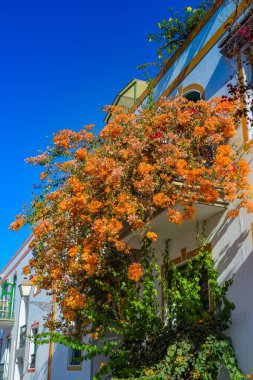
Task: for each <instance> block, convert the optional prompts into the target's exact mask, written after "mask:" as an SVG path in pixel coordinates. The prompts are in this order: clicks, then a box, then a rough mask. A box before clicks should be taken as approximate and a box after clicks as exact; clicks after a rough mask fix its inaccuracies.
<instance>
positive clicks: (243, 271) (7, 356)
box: [0, 0, 253, 380]
mask: <svg viewBox="0 0 253 380" xmlns="http://www.w3.org/2000/svg"><path fill="white" fill-rule="evenodd" d="M252 15H253V13H252V0H242V1H240V2H239V4H238V2H236V1H233V0H230V1H229V0H228V1H217V2H216V4H215V5H214V6H213V7H212V8H211V9H210V11H209V12H208V13H207V14H206V15H205V17H204V18H203V20H202V21H201V22H200V24H199V25H198V26H197V27H196V28H195V29H194V30H193V31H192V33H191V34H190V35H189V36H188V38H187V39H186V41H185V42H184V43H183V44H182V45H181V46H180V48H179V49H178V51H177V52H176V53H175V54H174V55H173V56H172V57H171V58H170V60H169V61H168V63H167V64H166V65H165V67H164V68H163V69H162V70H161V72H160V73H159V74H158V75H157V77H156V78H155V79H154V81H153V85H154V89H153V90H154V98H155V100H158V99H159V98H161V97H176V96H185V97H187V98H189V99H192V100H198V99H206V100H209V99H212V98H214V97H219V96H222V95H226V94H227V92H228V88H227V84H228V83H229V82H230V81H231V77H235V76H236V75H237V76H239V77H240V78H242V79H243V80H244V81H246V80H247V82H248V83H250V82H253V77H252V65H250V64H246V63H245V62H244V61H245V60H244V54H245V49H250V48H252V46H251V45H249V44H247V43H246V42H242V40H241V39H240V33H239V34H238V31H240V30H241V29H242V28H243V27H244V26H245V25H247V27H249V28H253V21H252V19H253V16H252ZM228 22H233V23H234V24H237V29H235V30H234V31H232V33H231V31H230V33H229V31H228V29H227V25H228ZM232 81H233V79H232ZM126 88H128V87H126ZM121 95H122V94H121V93H120V94H119V96H121ZM248 95H249V96H252V95H251V93H250V90H249V93H248ZM138 96H139V95H138ZM116 99H117V98H116ZM147 99H148V92H147V90H146V91H144V92H143V93H142V95H140V96H139V98H138V99H137V100H136V99H135V100H136V102H135V103H134V105H133V106H132V105H131V106H132V111H133V112H138V109H139V107H142V106H143V105H145V104H146V102H147ZM238 137H239V138H240V139H241V140H242V141H243V142H244V143H245V144H247V145H251V144H252V145H253V130H252V127H251V125H250V123H249V122H248V121H247V118H246V117H245V116H242V123H241V127H240V128H239V130H238ZM246 159H247V161H248V162H249V164H250V166H251V176H250V182H251V185H253V175H252V169H253V162H252V161H253V160H252V159H251V158H250V156H246ZM230 208H232V206H231V205H228V204H226V203H224V202H223V201H222V200H221V201H219V202H216V203H215V204H208V205H207V204H204V203H203V204H200V203H199V204H198V205H197V206H196V209H197V213H196V218H195V220H192V221H187V222H184V223H183V224H182V225H180V226H178V225H173V224H171V223H169V222H168V221H167V218H166V216H165V214H164V213H160V214H159V215H157V216H156V217H155V218H154V219H153V222H152V225H151V228H152V231H154V232H157V233H158V235H159V239H158V240H157V242H156V243H154V244H155V248H156V251H157V255H158V257H160V256H161V255H160V253H161V252H162V250H163V247H164V244H165V240H166V239H168V238H170V239H171V258H172V260H173V261H174V263H175V264H177V265H182V264H184V263H186V262H187V260H188V259H189V258H192V257H193V256H194V254H195V253H196V248H197V247H196V239H195V237H196V232H195V225H196V220H198V221H199V223H202V222H204V221H205V223H206V235H207V239H208V243H209V245H210V247H211V250H212V254H213V258H214V260H215V264H216V267H217V270H218V273H219V281H220V282H221V283H222V282H223V281H225V280H227V279H229V278H231V277H232V276H234V282H233V285H232V287H231V289H230V290H229V298H230V300H231V301H233V302H234V303H235V305H236V309H235V311H234V312H233V325H232V327H231V329H230V331H229V335H230V336H231V338H232V341H233V344H234V347H235V350H236V356H237V359H238V362H239V366H240V368H241V370H242V372H243V373H245V374H246V373H253V328H252V326H253V297H252V290H253V276H252V268H253V215H252V214H247V213H246V212H245V211H241V212H240V214H239V216H238V218H236V219H227V218H226V212H227V211H228V210H229V209H230ZM31 238H32V237H30V238H28V240H27V241H26V242H25V243H24V245H23V246H22V247H21V249H20V250H19V251H18V252H17V253H16V255H15V256H14V257H13V258H12V260H11V261H10V262H9V263H8V264H7V266H6V267H5V268H4V269H3V270H2V274H1V276H2V279H1V286H2V293H1V294H2V295H1V301H0V313H1V318H0V328H1V329H2V335H1V336H2V338H1V341H0V352H1V365H0V371H1V376H2V379H4V380H19V379H20V380H21V379H24V380H28V379H36V380H42V379H43V380H44V379H48V380H49V379H52V380H58V379H62V380H64V379H66V380H72V379H73V380H75V379H85V380H86V379H92V378H93V373H95V372H96V368H98V367H99V362H98V361H96V360H95V361H93V362H83V363H79V362H78V355H80V353H78V352H75V350H70V349H68V348H66V347H63V346H60V345H52V344H51V345H49V344H46V345H43V346H39V347H36V346H34V344H33V341H32V339H29V338H28V337H27V335H29V336H30V337H32V336H33V335H34V334H35V333H37V332H38V333H40V332H43V331H44V330H43V329H44V327H43V315H44V313H45V311H43V310H42V308H43V307H44V308H46V307H47V306H46V305H48V303H50V305H53V300H52V299H51V298H50V297H49V296H47V295H46V294H45V293H44V292H43V291H42V292H36V289H32V291H31V294H30V298H29V301H30V302H26V301H25V300H24V299H22V298H21V296H20V294H19V290H18V285H19V284H20V283H21V282H22V280H23V275H22V267H24V266H26V265H27V264H28V261H29V258H31V257H32V254H33V253H32V250H31V249H29V241H30V240H31ZM124 239H125V240H126V241H127V242H128V243H129V244H130V245H131V246H132V247H133V248H136V249H138V246H139V244H140V237H139V236H138V235H137V234H134V233H131V232H129V233H127V234H126V235H125V237H124ZM160 264H161V267H162V260H161V257H160ZM161 299H162V295H161ZM36 302H37V304H36ZM161 302H162V301H161ZM41 307H42V308H41ZM55 307H57V305H55ZM75 358H76V360H75ZM0 378H1V377H0ZM226 378H227V375H226V373H225V372H224V374H223V375H222V379H226Z"/></svg>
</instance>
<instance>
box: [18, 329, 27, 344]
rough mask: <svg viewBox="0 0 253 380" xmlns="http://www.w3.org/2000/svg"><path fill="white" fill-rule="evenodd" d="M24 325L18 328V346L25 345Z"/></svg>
mask: <svg viewBox="0 0 253 380" xmlns="http://www.w3.org/2000/svg"><path fill="white" fill-rule="evenodd" d="M25 339H26V325H24V326H21V327H20V330H19V348H21V347H25Z"/></svg>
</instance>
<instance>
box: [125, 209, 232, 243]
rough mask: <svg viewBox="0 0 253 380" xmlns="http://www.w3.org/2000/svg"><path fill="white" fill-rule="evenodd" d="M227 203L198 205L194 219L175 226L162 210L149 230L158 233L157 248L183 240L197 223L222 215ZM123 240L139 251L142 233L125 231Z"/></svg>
mask: <svg viewBox="0 0 253 380" xmlns="http://www.w3.org/2000/svg"><path fill="white" fill-rule="evenodd" d="M226 206H227V205H226V203H222V202H220V203H219V204H215V205H210V204H205V203H203V204H202V203H198V204H196V205H195V208H196V214H195V217H194V219H192V220H188V221H185V222H183V223H182V224H174V223H171V222H169V221H168V216H167V211H166V210H162V211H159V212H158V213H157V215H156V216H155V217H154V218H153V219H152V221H151V223H150V226H149V230H150V231H153V232H156V233H157V235H158V239H157V242H156V243H155V245H156V246H160V247H161V246H163V245H164V243H165V241H166V240H167V239H182V238H183V237H184V234H187V232H188V231H190V230H195V228H196V222H197V221H198V222H199V223H200V224H201V223H203V222H204V221H205V220H208V219H210V218H212V217H213V216H215V215H218V214H220V215H222V214H223V213H224V211H225V209H226ZM122 237H123V240H124V241H125V242H126V243H128V244H129V245H130V246H131V247H132V248H133V249H138V248H139V246H140V243H141V240H142V236H141V233H140V231H134V232H133V231H131V229H130V228H129V229H128V230H125V233H124V236H122Z"/></svg>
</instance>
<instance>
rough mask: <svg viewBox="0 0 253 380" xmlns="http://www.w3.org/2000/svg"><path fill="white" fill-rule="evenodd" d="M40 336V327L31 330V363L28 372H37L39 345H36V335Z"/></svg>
mask: <svg viewBox="0 0 253 380" xmlns="http://www.w3.org/2000/svg"><path fill="white" fill-rule="evenodd" d="M37 334H38V326H36V327H32V329H31V338H30V339H31V340H30V349H29V363H28V371H29V370H30V372H32V371H35V366H36V354H37V345H36V344H35V343H34V338H35V335H37Z"/></svg>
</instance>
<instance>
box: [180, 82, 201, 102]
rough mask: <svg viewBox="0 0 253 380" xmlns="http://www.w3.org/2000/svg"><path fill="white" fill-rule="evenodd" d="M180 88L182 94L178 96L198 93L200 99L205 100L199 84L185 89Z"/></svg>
mask: <svg viewBox="0 0 253 380" xmlns="http://www.w3.org/2000/svg"><path fill="white" fill-rule="evenodd" d="M180 88H182V93H181V95H180V96H185V95H187V94H188V93H189V92H191V91H198V92H199V93H200V97H201V99H205V89H204V87H203V86H201V84H199V83H192V84H189V85H188V86H186V87H182V86H180Z"/></svg>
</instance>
